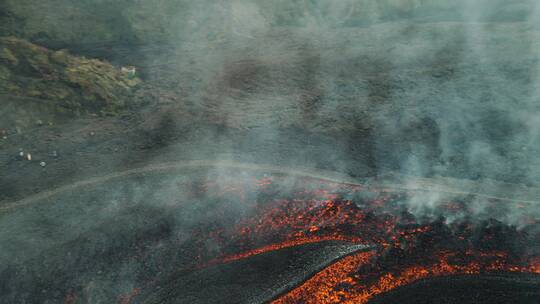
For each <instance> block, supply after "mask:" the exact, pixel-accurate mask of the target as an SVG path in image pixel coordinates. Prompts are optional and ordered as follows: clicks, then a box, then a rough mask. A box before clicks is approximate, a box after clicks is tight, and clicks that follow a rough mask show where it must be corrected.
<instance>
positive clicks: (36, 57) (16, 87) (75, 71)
mask: <svg viewBox="0 0 540 304" xmlns="http://www.w3.org/2000/svg"><path fill="white" fill-rule="evenodd" d="M0 79H1V81H0V94H2V95H3V96H4V97H3V98H2V107H3V108H4V109H6V108H7V109H11V108H12V109H14V111H2V114H1V115H2V116H6V115H9V116H6V117H2V118H3V119H1V121H2V125H4V124H9V125H11V126H13V124H15V125H16V126H18V127H26V126H27V125H29V124H31V123H34V122H35V119H34V116H35V115H34V113H36V114H37V113H39V115H40V117H42V118H41V119H39V120H43V118H45V117H46V118H48V119H52V118H51V117H50V116H54V115H62V114H70V115H73V114H76V115H81V114H87V113H92V114H98V115H103V114H109V113H115V112H117V111H119V110H122V109H124V108H126V107H127V106H128V104H129V101H130V98H131V97H132V96H133V91H134V89H135V87H136V86H137V85H138V84H139V83H140V82H141V80H140V79H138V78H136V77H135V78H134V77H130V76H129V75H128V74H127V73H123V72H122V71H121V70H120V69H119V68H118V67H115V66H112V65H111V64H109V63H107V62H104V61H100V60H97V59H86V58H84V57H77V56H73V55H70V54H69V53H68V52H66V51H51V50H48V49H46V48H44V47H41V46H38V45H35V44H32V43H30V42H28V41H26V40H22V39H19V38H14V37H4V38H0ZM4 127H5V126H4Z"/></svg>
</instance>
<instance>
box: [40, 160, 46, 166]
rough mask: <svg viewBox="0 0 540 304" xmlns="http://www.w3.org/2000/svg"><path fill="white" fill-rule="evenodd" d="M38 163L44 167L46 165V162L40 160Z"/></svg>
mask: <svg viewBox="0 0 540 304" xmlns="http://www.w3.org/2000/svg"><path fill="white" fill-rule="evenodd" d="M39 165H40V166H42V167H45V166H46V165H47V163H46V162H44V161H42V162H40V163H39Z"/></svg>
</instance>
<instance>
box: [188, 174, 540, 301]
mask: <svg viewBox="0 0 540 304" xmlns="http://www.w3.org/2000/svg"><path fill="white" fill-rule="evenodd" d="M277 182H278V181H277V180H276V179H274V178H268V177H264V178H261V179H257V180H253V181H251V182H248V183H247V184H248V186H247V188H248V190H245V188H246V186H245V183H244V186H241V185H228V186H223V185H219V187H218V188H219V189H218V190H216V191H214V190H212V187H213V186H212V185H210V184H208V185H207V186H205V190H206V192H207V193H215V195H217V196H223V197H227V198H231V200H232V199H234V197H231V195H233V196H234V195H235V194H236V195H237V200H236V201H240V202H242V203H243V204H245V205H246V206H248V207H249V208H251V209H249V211H248V212H245V213H244V216H243V217H241V218H240V219H238V218H235V220H234V221H231V223H229V224H223V223H222V224H221V226H216V225H214V224H210V225H209V226H208V227H205V228H204V229H201V230H200V231H199V232H198V233H197V236H198V239H200V240H211V241H213V244H218V246H216V247H218V248H219V249H218V252H216V253H214V255H207V256H206V257H207V258H206V259H202V260H201V266H209V265H212V264H217V263H229V262H233V261H236V260H240V259H244V258H248V257H251V256H254V255H258V254H262V253H265V252H270V251H275V250H279V249H282V248H287V247H292V246H298V245H302V244H307V243H315V242H320V241H329V240H337V241H348V242H353V243H361V244H369V245H372V246H375V247H376V248H377V249H376V250H374V251H372V252H361V253H357V254H354V255H351V256H348V257H346V258H344V259H342V260H340V261H338V262H336V263H334V264H332V265H331V266H329V267H328V268H326V269H324V270H323V271H321V272H319V273H318V274H316V275H315V276H314V277H312V278H311V279H309V280H308V281H306V282H305V283H304V284H302V285H300V286H298V287H297V288H295V289H294V290H292V291H290V292H289V293H287V294H285V295H283V296H282V297H280V298H278V299H277V300H275V301H274V303H367V302H368V301H369V300H370V299H372V298H373V297H375V296H377V295H379V294H382V293H385V292H388V291H390V290H392V289H395V288H397V287H400V286H404V285H407V284H411V283H413V282H416V281H418V280H422V279H429V278H434V277H440V276H449V275H472V274H487V273H497V272H520V273H538V274H540V258H538V256H535V255H534V254H533V253H531V252H534V251H531V250H528V249H527V246H526V245H524V244H530V243H535V240H538V236H537V235H535V236H533V235H529V234H528V232H527V230H526V229H521V230H518V229H517V228H515V227H512V226H508V225H505V224H503V223H501V222H497V221H495V220H487V219H485V220H476V221H471V220H470V219H468V218H467V215H468V214H473V213H474V210H472V209H471V208H476V207H474V206H472V205H471V204H469V203H468V202H469V201H468V200H467V199H465V200H461V201H460V200H458V201H448V202H439V205H438V210H437V212H438V213H436V214H437V215H431V216H425V217H422V218H418V217H416V216H414V215H413V214H411V213H410V212H409V210H408V209H407V204H404V203H403V202H405V201H407V199H408V195H410V194H408V193H393V192H392V191H390V190H385V189H382V190H375V189H367V188H363V187H358V186H351V185H339V184H332V183H327V184H325V183H323V182H321V181H314V180H309V181H303V182H302V181H296V183H295V185H294V187H292V190H291V187H288V188H287V189H288V190H287V191H289V192H286V193H285V194H284V193H282V192H280V191H278V190H276V188H279V187H277V186H276V183H277ZM242 187H244V190H242V191H240V190H239V189H243V188H242ZM249 189H251V190H249ZM250 191H252V192H253V193H252V192H250ZM254 193H255V194H254ZM259 194H261V195H259ZM345 198H347V199H345ZM225 206H226V205H225ZM486 206H487V210H489V212H490V214H491V213H492V214H494V215H501V214H502V215H504V214H505V212H507V210H508V209H507V208H508V206H507V205H504V204H497V203H496V202H493V201H490V202H488V204H487V205H486ZM520 206H521V205H520ZM526 207H527V206H524V207H520V208H526ZM224 209H225V208H224ZM518 209H519V208H518ZM225 211H226V210H225ZM225 211H223V214H225ZM216 212H219V211H216ZM524 215H525V216H524V219H526V220H525V221H523V222H522V223H521V225H523V226H527V225H531V226H534V227H537V225H538V223H539V221H538V219H537V218H531V215H529V214H527V213H524ZM445 217H448V218H452V219H454V220H453V221H450V222H448V221H446V220H445ZM487 218H489V217H487ZM456 219H458V220H456ZM529 231H538V229H531V230H529ZM204 261H206V263H204Z"/></svg>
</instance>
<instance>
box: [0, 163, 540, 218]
mask: <svg viewBox="0 0 540 304" xmlns="http://www.w3.org/2000/svg"><path fill="white" fill-rule="evenodd" d="M197 168H200V169H203V168H206V169H212V168H221V169H240V170H248V171H260V172H267V173H273V174H284V175H289V176H302V177H309V178H315V179H320V180H325V181H328V182H334V183H341V184H349V185H357V186H374V185H376V186H378V187H382V188H385V189H387V190H395V191H428V192H429V191H433V192H439V193H442V194H447V195H472V196H476V197H482V198H486V199H495V200H500V201H507V202H515V203H518V202H519V203H538V202H540V198H539V199H538V200H522V199H514V198H509V197H502V196H496V195H490V194H487V193H481V192H468V191H460V190H458V189H455V188H453V187H452V186H448V185H444V186H442V185H440V184H433V183H432V184H429V183H428V181H429V179H415V178H413V177H410V179H411V180H413V182H407V183H392V182H385V181H384V180H383V181H375V183H370V182H359V181H358V180H355V179H353V178H351V177H349V176H346V175H343V174H340V173H337V172H331V171H323V170H316V171H313V170H308V169H289V168H283V167H278V166H271V165H260V164H252V163H243V162H234V161H216V160H192V161H178V162H163V163H156V164H150V165H147V166H143V167H139V168H134V169H129V170H124V171H119V172H114V173H111V174H107V175H102V176H97V177H92V178H89V179H86V180H81V181H77V182H74V183H71V184H67V185H64V186H60V187H58V188H55V189H51V190H47V191H43V192H40V193H37V194H34V195H31V196H29V197H26V198H23V199H20V200H17V201H14V202H6V203H4V204H2V206H0V212H6V211H10V210H13V209H14V208H17V207H21V206H26V205H30V204H32V203H35V202H37V201H39V200H43V199H47V198H49V197H51V196H54V195H56V194H59V193H62V192H64V191H69V190H75V189H78V188H82V187H85V186H90V185H93V184H99V183H103V182H106V181H108V180H111V179H115V178H121V177H127V176H132V175H141V174H142V175H144V174H147V173H156V172H166V171H174V170H179V169H197Z"/></svg>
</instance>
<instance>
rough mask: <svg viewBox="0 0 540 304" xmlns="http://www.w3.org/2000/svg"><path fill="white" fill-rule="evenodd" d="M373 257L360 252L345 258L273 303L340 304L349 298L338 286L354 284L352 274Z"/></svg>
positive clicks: (372, 253)
mask: <svg viewBox="0 0 540 304" xmlns="http://www.w3.org/2000/svg"><path fill="white" fill-rule="evenodd" d="M373 256H374V252H360V253H357V254H355V255H352V256H348V257H345V258H343V259H341V260H339V261H338V262H336V263H334V264H332V265H330V266H329V267H327V268H325V269H324V270H322V271H320V272H319V273H317V274H316V275H315V276H313V277H312V278H311V279H309V280H307V281H306V282H305V283H304V284H302V286H300V287H298V288H295V289H293V290H292V291H291V292H289V293H287V294H286V295H284V296H283V297H281V298H279V299H277V300H275V301H273V302H272V303H274V304H285V303H305V304H309V303H314V304H315V303H340V302H341V301H342V299H344V298H345V297H346V296H347V292H346V291H345V290H344V289H336V286H338V285H339V286H345V285H350V284H354V279H353V278H352V277H351V274H353V273H354V272H355V271H356V270H357V269H358V268H359V267H361V266H362V265H365V264H366V263H369V261H370V260H371V258H372V257H373Z"/></svg>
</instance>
